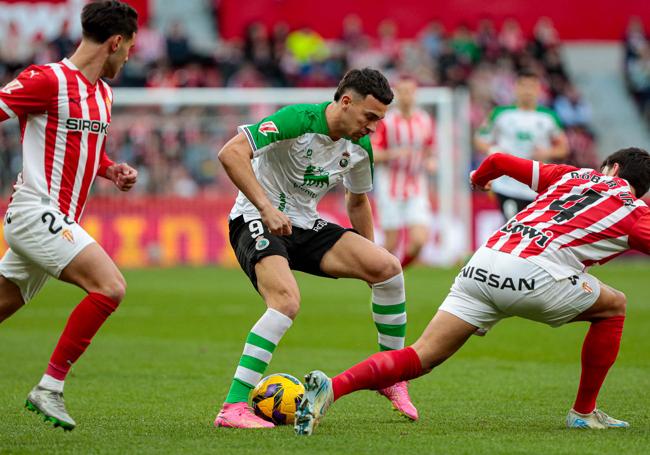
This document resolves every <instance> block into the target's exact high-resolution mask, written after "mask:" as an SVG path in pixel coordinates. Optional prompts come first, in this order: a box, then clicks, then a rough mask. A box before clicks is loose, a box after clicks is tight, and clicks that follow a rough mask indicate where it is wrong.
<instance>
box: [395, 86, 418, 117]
mask: <svg viewBox="0 0 650 455" xmlns="http://www.w3.org/2000/svg"><path fill="white" fill-rule="evenodd" d="M416 89H417V85H416V83H415V81H413V80H410V79H404V80H401V81H399V82H398V83H397V85H396V86H395V96H396V97H397V103H398V104H399V105H400V106H401V107H402V108H404V109H406V110H411V109H412V108H413V105H414V104H415V91H416Z"/></svg>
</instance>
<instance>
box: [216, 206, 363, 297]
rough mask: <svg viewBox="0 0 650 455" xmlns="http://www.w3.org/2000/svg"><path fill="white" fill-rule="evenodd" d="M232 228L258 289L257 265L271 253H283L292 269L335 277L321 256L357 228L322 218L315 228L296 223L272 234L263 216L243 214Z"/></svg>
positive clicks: (237, 248) (233, 242) (235, 247)
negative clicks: (288, 229) (286, 231)
mask: <svg viewBox="0 0 650 455" xmlns="http://www.w3.org/2000/svg"><path fill="white" fill-rule="evenodd" d="M228 228H229V233H230V245H232V248H233V250H234V251H235V256H237V261H239V265H240V266H241V268H242V270H244V272H245V273H246V275H248V278H249V279H250V280H251V283H253V286H255V289H257V276H256V275H255V265H256V264H257V263H258V262H259V261H260V260H262V259H263V258H265V257H267V256H282V257H283V258H285V259H286V260H287V261H288V262H289V268H291V270H299V271H301V272H305V273H309V274H311V275H318V276H324V277H328V278H335V277H333V276H331V275H328V274H327V273H325V272H323V271H322V270H321V268H320V263H321V260H322V259H323V256H325V253H327V252H328V251H329V250H330V249H331V248H332V247H333V246H334V244H335V243H336V242H338V240H339V239H340V238H341V236H342V235H343V234H345V233H346V232H348V231H352V232H355V231H354V229H349V228H343V227H341V226H339V225H338V224H335V223H330V222H329V221H325V220H322V219H318V220H316V222H314V226H313V227H312V228H311V229H303V228H299V227H296V226H294V227H293V228H292V230H291V231H292V232H291V235H286V236H280V235H273V234H271V232H270V231H269V230H268V228H267V227H266V226H265V225H264V223H262V220H260V219H255V220H250V221H244V217H243V216H238V217H237V218H234V219H232V220H230V223H229V225H228Z"/></svg>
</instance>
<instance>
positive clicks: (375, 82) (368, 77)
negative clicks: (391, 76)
mask: <svg viewBox="0 0 650 455" xmlns="http://www.w3.org/2000/svg"><path fill="white" fill-rule="evenodd" d="M348 90H353V91H354V92H356V93H358V94H359V95H361V96H362V97H364V98H365V97H366V96H368V95H372V96H374V97H375V98H377V99H378V100H379V101H380V102H381V103H382V104H385V105H389V104H390V103H391V102H392V101H393V91H392V90H391V89H390V84H389V83H388V81H387V80H386V78H385V77H384V75H383V74H381V73H380V72H379V71H377V70H374V69H372V68H364V69H362V70H356V69H355V70H350V71H348V72H347V73H345V76H343V79H341V82H339V86H338V88H337V89H336V93H335V94H334V101H338V100H340V99H341V97H342V96H343V94H344V93H345V92H346V91H348Z"/></svg>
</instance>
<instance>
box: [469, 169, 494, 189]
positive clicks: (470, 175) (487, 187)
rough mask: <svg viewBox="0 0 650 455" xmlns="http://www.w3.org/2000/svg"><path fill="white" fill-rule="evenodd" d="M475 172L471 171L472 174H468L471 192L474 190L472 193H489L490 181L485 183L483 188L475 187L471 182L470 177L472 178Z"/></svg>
mask: <svg viewBox="0 0 650 455" xmlns="http://www.w3.org/2000/svg"><path fill="white" fill-rule="evenodd" d="M475 172H476V171H472V172H470V173H469V185H470V187H472V190H474V191H476V190H478V191H490V190H491V189H492V180H490V181H489V182H487V183H486V184H485V186H480V185H477V184H476V183H474V182H473V180H472V177H474V173H475Z"/></svg>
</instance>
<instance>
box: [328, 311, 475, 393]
mask: <svg viewBox="0 0 650 455" xmlns="http://www.w3.org/2000/svg"><path fill="white" fill-rule="evenodd" d="M476 329H477V327H476V326H474V325H472V324H469V323H467V322H465V321H463V320H462V319H460V318H458V317H456V316H454V315H453V314H451V313H447V312H446V311H438V312H437V313H436V314H435V316H434V317H433V319H432V320H431V322H429V325H428V326H427V328H426V329H425V330H424V332H423V333H422V335H421V336H420V338H419V339H418V340H417V341H416V342H415V343H413V345H411V346H410V347H408V348H406V349H401V350H398V351H388V352H378V353H376V354H373V355H372V356H370V357H369V358H368V359H366V360H364V361H363V362H361V363H359V364H357V365H355V366H354V367H352V368H350V369H349V370H347V371H344V372H343V373H341V374H339V375H338V376H335V377H334V378H332V387H333V392H334V399H335V400H337V399H339V398H340V397H342V396H344V395H347V394H349V393H351V392H354V391H355V390H362V389H373V390H374V389H380V388H383V387H388V386H390V385H392V384H394V383H395V382H399V381H405V380H409V379H414V378H416V377H419V376H422V375H424V374H426V373H428V372H430V371H431V370H432V369H433V368H434V367H436V366H438V365H440V364H441V363H442V362H444V361H445V360H447V359H448V358H449V357H451V356H452V355H453V354H454V353H455V352H456V351H458V349H460V347H461V346H462V345H463V344H465V342H466V341H467V339H468V338H469V337H470V336H471V335H472V334H473V333H474V332H475V331H476ZM407 351H412V352H413V353H415V355H416V356H417V357H416V358H417V359H418V361H419V363H417V364H416V362H415V361H414V357H413V354H407V353H406V352H407ZM416 367H417V368H416Z"/></svg>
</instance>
